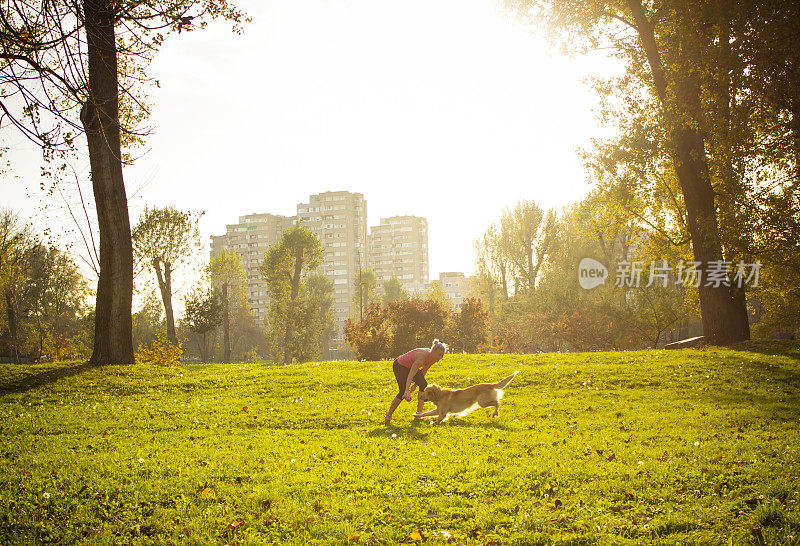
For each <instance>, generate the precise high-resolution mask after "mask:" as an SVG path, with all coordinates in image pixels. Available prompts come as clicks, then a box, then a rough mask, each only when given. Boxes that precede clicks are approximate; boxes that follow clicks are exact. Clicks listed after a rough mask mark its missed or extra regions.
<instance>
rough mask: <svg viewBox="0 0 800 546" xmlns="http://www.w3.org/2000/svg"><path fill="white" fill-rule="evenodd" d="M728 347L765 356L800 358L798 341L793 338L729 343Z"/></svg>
mask: <svg viewBox="0 0 800 546" xmlns="http://www.w3.org/2000/svg"><path fill="white" fill-rule="evenodd" d="M730 349H733V350H735V351H745V352H749V353H757V354H761V355H767V356H785V357H788V358H791V359H792V360H800V342H798V341H794V340H760V339H759V340H753V341H744V342H742V343H737V344H735V345H731V346H730Z"/></svg>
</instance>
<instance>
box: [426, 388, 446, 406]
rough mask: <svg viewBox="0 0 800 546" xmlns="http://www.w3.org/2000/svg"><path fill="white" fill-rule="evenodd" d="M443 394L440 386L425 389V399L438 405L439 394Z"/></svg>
mask: <svg viewBox="0 0 800 546" xmlns="http://www.w3.org/2000/svg"><path fill="white" fill-rule="evenodd" d="M440 392H442V389H441V387H439V385H428V386H427V387H425V397H426V398H427V399H428V400H430V401H431V402H434V403H436V402H437V401H438V400H439V393H440Z"/></svg>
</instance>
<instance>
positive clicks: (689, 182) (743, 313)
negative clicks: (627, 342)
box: [509, 0, 800, 344]
mask: <svg viewBox="0 0 800 546" xmlns="http://www.w3.org/2000/svg"><path fill="white" fill-rule="evenodd" d="M509 3H511V4H513V5H514V6H515V7H516V8H517V10H518V11H519V13H520V14H521V15H522V16H523V17H525V18H527V19H529V20H531V21H534V20H535V21H539V22H541V23H542V24H543V25H544V26H546V27H547V30H548V31H549V32H550V33H551V36H554V37H555V38H556V40H557V41H560V42H561V43H562V45H564V46H566V47H567V49H570V50H571V51H573V52H581V51H586V50H588V49H597V48H600V47H603V48H608V49H611V50H613V51H614V53H615V55H616V56H617V57H618V58H619V59H621V60H622V61H623V63H624V73H623V74H622V75H620V76H619V77H609V78H604V79H602V80H598V81H597V85H596V87H597V89H598V91H599V92H600V97H601V99H602V100H603V108H602V116H603V119H605V120H613V121H614V123H615V125H616V128H617V129H618V131H617V136H615V137H614V138H612V139H610V140H606V141H604V142H600V143H598V146H597V147H596V153H594V152H593V153H591V154H589V157H588V163H589V165H590V166H591V167H592V168H593V169H594V173H595V180H597V181H599V182H600V183H601V185H604V186H606V187H616V188H621V189H623V190H624V191H626V192H630V193H634V194H636V195H637V196H639V197H641V198H642V199H644V200H645V202H646V203H647V205H648V206H647V207H645V208H644V209H642V210H640V211H637V213H639V220H640V221H641V222H642V224H641V225H643V226H646V227H647V229H648V230H650V231H651V232H652V233H655V234H659V235H661V236H663V237H664V238H665V239H666V240H668V241H669V242H670V244H673V245H675V246H686V245H688V244H689V243H691V253H692V257H693V258H694V260H695V261H697V262H699V263H700V268H699V269H700V271H701V275H702V276H705V274H706V272H707V271H708V270H709V269H710V268H712V267H713V264H715V263H719V262H728V263H734V264H735V263H737V262H738V261H739V260H744V261H745V262H749V261H752V260H753V259H754V258H755V257H757V256H762V255H764V256H768V255H770V254H771V253H772V252H774V251H775V250H777V249H776V245H775V244H774V241H772V240H770V238H768V237H763V236H762V233H759V228H760V227H763V226H759V223H760V222H759V217H761V218H767V217H769V216H770V213H771V212H775V211H776V210H777V211H781V210H787V208H783V207H784V205H785V201H784V205H782V204H780V203H781V200H782V198H784V197H789V199H788V201H789V202H791V201H796V197H791V196H792V195H796V193H797V191H796V188H797V185H798V180H797V172H798V171H797V167H796V165H797V159H798V157H800V155H798V154H797V153H796V150H797V149H800V148H798V147H797V142H800V140H798V139H797V135H798V134H800V125H798V124H797V122H796V120H797V112H798V111H800V110H798V109H797V105H798V104H800V99H799V98H798V97H800V95H798V92H797V88H798V86H797V85H796V84H797V73H798V72H797V66H798V60H797V59H798V57H797V51H798V45H800V44H798V36H797V31H796V22H797V17H798V16H800V13H798V8H797V3H796V2H780V1H776V0H752V1H748V2H732V1H730V0H714V1H711V0H692V1H677V0H668V1H664V2H650V1H643V0H625V1H620V2H605V1H598V0H509ZM765 84H766V85H765ZM793 109H794V113H793ZM765 196H768V197H769V198H767V199H765V198H764V197H765ZM773 197H774V198H776V201H775V202H772V203H771V202H770V201H771V199H772V198H773ZM774 205H777V207H778V208H777V209H776V208H775V207H774ZM765 213H766V214H765ZM680 232H683V233H680ZM684 234H685V236H684ZM676 235H677V236H676ZM796 243H797V241H794V242H793V244H792V245H791V246H789V247H787V248H783V249H782V251H780V252H779V254H780V255H781V258H783V259H785V258H786V257H787V256H788V255H791V254H796V248H797V246H796ZM698 301H699V308H700V314H701V320H702V326H703V333H704V335H705V337H706V339H707V340H708V341H709V342H710V343H712V344H728V343H733V342H737V341H741V340H744V339H748V338H749V336H750V330H749V322H748V314H747V308H746V294H745V290H744V288H743V287H739V286H734V285H733V283H726V284H706V283H701V284H700V286H699V288H698Z"/></svg>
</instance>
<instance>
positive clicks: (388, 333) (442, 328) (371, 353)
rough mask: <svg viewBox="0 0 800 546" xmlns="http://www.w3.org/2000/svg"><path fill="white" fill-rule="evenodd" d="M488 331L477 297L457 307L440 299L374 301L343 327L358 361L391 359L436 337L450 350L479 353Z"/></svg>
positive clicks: (485, 316) (485, 317) (483, 345)
mask: <svg viewBox="0 0 800 546" xmlns="http://www.w3.org/2000/svg"><path fill="white" fill-rule="evenodd" d="M488 334H489V316H488V314H487V313H486V312H485V311H484V310H483V305H482V304H481V301H480V300H479V299H477V298H467V299H465V300H464V302H463V303H462V305H461V307H460V308H459V309H457V310H456V309H453V308H452V307H451V306H450V305H449V303H448V302H447V301H445V300H441V299H427V300H421V299H412V300H397V301H393V302H391V303H388V304H386V305H381V304H380V303H373V304H371V305H369V306H368V307H367V308H366V310H365V311H364V314H363V318H361V319H359V320H349V319H348V320H347V321H346V322H345V327H344V335H345V339H346V340H347V344H348V345H349V346H350V348H351V349H352V350H353V352H355V354H356V357H357V358H358V359H360V360H387V359H392V358H395V357H396V356H398V355H401V354H403V353H405V352H406V351H408V350H409V349H413V348H414V347H427V346H429V345H430V343H431V340H433V339H435V338H438V339H441V340H442V341H444V342H446V343H447V344H448V345H449V346H450V350H451V351H455V352H466V353H480V352H483V351H484V350H485V349H486V347H487V341H488V337H489V336H488Z"/></svg>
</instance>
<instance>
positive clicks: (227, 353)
mask: <svg viewBox="0 0 800 546" xmlns="http://www.w3.org/2000/svg"><path fill="white" fill-rule="evenodd" d="M222 300H223V301H224V302H225V320H224V321H223V322H222V337H223V345H224V346H223V355H222V361H223V362H230V361H231V310H230V309H231V304H230V302H228V283H227V282H226V283H223V284H222Z"/></svg>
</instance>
